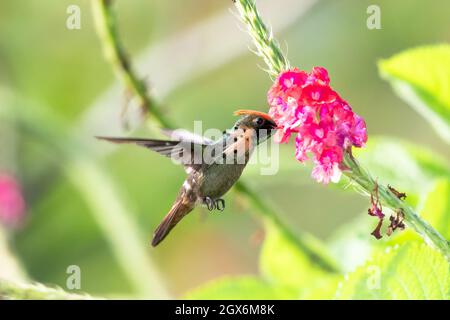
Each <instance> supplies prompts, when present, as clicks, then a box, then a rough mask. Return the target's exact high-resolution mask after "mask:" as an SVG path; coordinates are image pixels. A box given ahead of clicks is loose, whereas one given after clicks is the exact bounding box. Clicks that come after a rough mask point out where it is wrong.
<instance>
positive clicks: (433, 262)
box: [336, 243, 450, 300]
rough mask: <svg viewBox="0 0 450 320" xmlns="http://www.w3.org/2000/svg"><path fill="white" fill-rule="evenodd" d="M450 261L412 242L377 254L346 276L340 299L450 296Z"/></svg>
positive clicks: (438, 297)
mask: <svg viewBox="0 0 450 320" xmlns="http://www.w3.org/2000/svg"><path fill="white" fill-rule="evenodd" d="M449 284H450V275H449V264H448V262H447V260H446V259H445V257H444V256H442V255H441V254H440V253H439V252H438V251H435V250H434V249H432V248H431V247H429V246H427V245H425V244H418V243H408V244H404V245H402V246H396V247H389V248H387V249H385V250H384V251H383V252H378V253H377V254H375V256H374V257H373V259H371V260H369V262H367V263H366V264H365V265H364V266H362V267H360V268H358V269H356V271H354V272H353V273H351V274H349V275H346V276H345V277H344V280H343V281H342V282H341V283H340V284H339V286H338V289H337V291H336V298H338V299H394V300H397V299H402V300H403V299H444V300H446V299H448V298H449V294H448V293H449V288H450V286H449Z"/></svg>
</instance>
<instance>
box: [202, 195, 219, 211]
mask: <svg viewBox="0 0 450 320" xmlns="http://www.w3.org/2000/svg"><path fill="white" fill-rule="evenodd" d="M203 202H204V203H205V204H206V206H207V207H208V210H209V211H213V210H214V209H216V202H215V201H214V200H213V199H211V198H210V197H205V199H203Z"/></svg>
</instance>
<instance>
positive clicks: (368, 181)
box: [343, 152, 450, 260]
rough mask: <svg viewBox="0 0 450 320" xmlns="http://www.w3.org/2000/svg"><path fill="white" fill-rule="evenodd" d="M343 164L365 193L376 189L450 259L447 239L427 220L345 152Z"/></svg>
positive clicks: (427, 240)
mask: <svg viewBox="0 0 450 320" xmlns="http://www.w3.org/2000/svg"><path fill="white" fill-rule="evenodd" d="M343 165H344V166H345V167H347V168H348V170H344V174H345V175H346V176H347V177H348V178H350V180H351V181H352V182H353V183H355V184H356V187H358V188H360V189H361V191H363V192H364V193H365V194H367V195H370V194H371V193H372V192H373V190H375V189H377V190H378V195H379V198H380V200H381V201H382V203H383V204H384V205H385V206H387V207H389V208H390V209H392V210H394V211H396V210H401V211H402V212H403V214H404V215H405V222H406V223H407V225H408V226H409V227H410V228H412V229H413V230H414V231H416V232H417V233H418V234H419V235H420V236H421V237H422V238H423V239H424V240H425V242H426V243H428V244H429V245H431V246H433V247H435V248H436V249H438V250H440V251H441V252H442V253H443V254H444V255H445V256H446V257H447V259H448V260H450V248H449V244H448V241H447V240H446V239H445V238H444V237H443V236H442V235H441V234H440V233H439V232H438V231H437V230H436V229H434V228H433V227H432V226H431V225H430V224H429V223H428V222H426V221H425V220H423V219H422V218H421V217H420V216H419V214H417V213H416V212H415V211H414V209H413V208H411V207H410V206H409V205H408V204H407V203H406V202H404V201H403V200H401V199H399V198H398V197H397V196H396V195H395V194H394V193H393V192H392V191H391V190H389V188H387V187H385V186H384V185H381V184H379V183H378V182H377V181H376V180H375V179H374V178H373V177H372V176H371V175H370V173H369V171H367V170H366V169H364V168H363V167H361V165H360V164H359V163H358V161H357V160H356V159H355V158H354V157H353V156H352V155H351V153H348V152H346V153H345V155H344V161H343Z"/></svg>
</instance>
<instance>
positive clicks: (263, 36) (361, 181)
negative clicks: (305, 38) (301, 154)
mask: <svg viewBox="0 0 450 320" xmlns="http://www.w3.org/2000/svg"><path fill="white" fill-rule="evenodd" d="M234 3H235V6H236V8H237V9H238V11H239V14H240V18H241V20H242V21H243V22H244V23H245V24H246V25H247V28H248V30H249V33H250V35H251V37H252V39H253V42H254V44H255V45H256V47H257V48H258V52H257V53H258V55H260V56H262V57H263V58H264V61H265V62H266V64H267V66H268V68H269V71H268V73H269V74H270V75H271V76H277V75H278V74H279V73H280V72H281V71H283V70H287V69H288V68H289V62H288V61H287V59H286V58H285V57H284V56H283V54H282V52H281V50H280V49H279V47H278V45H277V42H276V41H275V40H274V39H273V37H272V34H271V33H269V32H268V31H267V27H266V26H265V24H264V23H263V21H262V20H261V17H260V15H259V13H258V11H257V9H256V4H255V1H254V0H236V1H234ZM343 165H344V166H346V167H348V170H345V171H344V174H345V175H346V176H347V177H348V178H350V179H351V181H352V182H354V183H355V184H356V186H357V187H358V188H360V189H362V191H363V192H364V193H365V194H367V195H371V194H372V192H373V190H374V189H375V188H376V187H377V182H376V181H375V180H374V179H373V178H372V176H371V175H370V173H369V172H368V171H367V170H366V169H364V168H363V167H361V166H360V165H359V163H358V162H357V161H356V159H355V158H354V157H353V156H352V155H351V154H350V153H347V152H346V153H345V157H344V161H343ZM378 192H379V197H380V199H381V201H382V202H383V204H384V205H386V206H387V207H389V208H391V209H392V210H394V211H395V210H398V209H401V210H403V213H404V215H405V222H406V223H407V225H408V226H410V227H411V228H412V229H413V230H415V231H416V232H417V233H418V234H419V235H420V236H421V237H422V238H423V239H424V240H425V242H426V243H428V244H430V245H432V246H433V247H435V248H436V249H438V250H440V251H441V252H442V253H443V254H444V255H445V256H446V257H447V259H449V260H450V248H449V243H448V241H447V240H446V239H445V238H444V237H442V235H440V234H439V232H438V231H436V230H435V229H434V228H433V227H431V226H430V225H429V224H428V223H427V222H426V221H425V220H423V219H422V218H421V217H420V216H419V215H418V214H417V213H416V212H415V211H414V210H413V209H412V208H411V207H410V206H409V205H407V204H406V203H405V202H404V201H403V200H401V199H399V198H398V197H397V196H396V195H395V194H394V193H393V192H392V191H390V190H389V189H388V188H386V187H384V186H382V185H379V186H378Z"/></svg>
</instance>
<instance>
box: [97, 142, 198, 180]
mask: <svg viewBox="0 0 450 320" xmlns="http://www.w3.org/2000/svg"><path fill="white" fill-rule="evenodd" d="M96 138H97V139H100V140H105V141H109V142H113V143H120V144H122V143H123V144H135V145H138V146H142V147H145V148H148V149H150V150H153V151H156V152H158V153H159V154H161V155H163V156H166V157H168V158H171V159H173V160H174V161H175V162H177V163H180V164H182V165H183V166H184V167H185V169H186V171H187V172H188V173H189V172H190V171H191V170H192V169H193V170H197V169H198V168H199V167H200V166H201V164H202V161H201V159H202V158H201V157H202V154H203V149H204V147H205V146H206V145H204V144H198V143H194V142H192V141H173V140H157V139H141V138H115V137H96Z"/></svg>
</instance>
